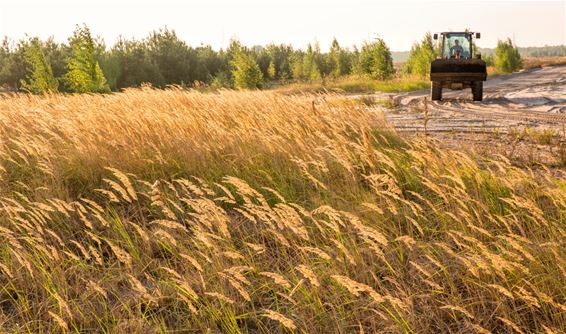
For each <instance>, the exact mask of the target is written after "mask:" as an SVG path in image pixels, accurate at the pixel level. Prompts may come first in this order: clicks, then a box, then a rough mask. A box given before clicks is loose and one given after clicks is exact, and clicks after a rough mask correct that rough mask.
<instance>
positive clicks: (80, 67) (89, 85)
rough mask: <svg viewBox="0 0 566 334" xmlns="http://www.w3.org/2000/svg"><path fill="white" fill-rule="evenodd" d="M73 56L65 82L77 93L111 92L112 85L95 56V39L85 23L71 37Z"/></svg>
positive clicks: (68, 64)
mask: <svg viewBox="0 0 566 334" xmlns="http://www.w3.org/2000/svg"><path fill="white" fill-rule="evenodd" d="M69 44H70V46H71V50H72V51H71V57H70V58H69V59H68V63H67V69H68V70H69V72H67V74H66V75H65V82H66V84H67V86H68V87H69V89H70V90H71V91H73V92H76V93H88V92H92V93H109V92H110V87H109V86H108V83H107V82H106V78H105V77H104V73H103V72H102V70H101V68H100V65H99V63H98V61H97V60H96V57H95V45H94V40H93V39H92V36H91V34H90V30H89V29H88V27H87V26H86V25H85V26H83V27H79V26H77V28H76V29H75V31H74V33H73V36H72V37H71V38H70V39H69Z"/></svg>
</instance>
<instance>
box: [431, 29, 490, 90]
mask: <svg viewBox="0 0 566 334" xmlns="http://www.w3.org/2000/svg"><path fill="white" fill-rule="evenodd" d="M480 36H481V35H480V33H479V32H476V33H472V32H469V31H464V32H443V33H440V34H434V35H433V39H434V40H439V38H440V41H439V42H438V46H439V47H440V55H439V57H438V58H437V59H434V60H433V61H432V63H431V64H430V81H431V82H432V85H431V88H430V98H431V100H433V101H441V100H442V89H443V88H449V89H452V90H461V89H464V88H471V89H472V96H473V100H474V101H481V100H482V99H483V82H484V81H485V80H486V79H487V71H486V64H485V61H483V60H482V59H481V55H480V54H475V55H474V46H475V45H474V43H473V38H476V39H478V38H480Z"/></svg>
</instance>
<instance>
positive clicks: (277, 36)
mask: <svg viewBox="0 0 566 334" xmlns="http://www.w3.org/2000/svg"><path fill="white" fill-rule="evenodd" d="M565 3H566V0H562V1H454V0H453V1H403V0H401V1H369V0H278V1H276V0H209V1H204V0H200V1H191V0H185V1H182V0H153V1H150V0H0V36H8V37H10V38H12V39H15V40H17V39H20V38H22V37H24V36H26V34H27V35H29V36H38V37H40V38H42V39H45V38H47V37H49V36H53V37H54V38H55V40H57V41H59V42H64V41H66V40H67V38H68V36H70V35H71V33H72V31H73V29H74V28H75V25H76V24H81V23H86V24H87V25H88V27H89V28H90V29H91V31H92V33H93V34H94V35H96V36H100V37H102V38H103V39H104V40H105V41H106V44H107V45H112V44H113V43H114V42H115V41H116V39H117V38H118V36H119V35H122V36H124V37H126V38H136V39H141V38H143V37H145V36H147V34H148V33H149V32H150V31H152V30H156V29H159V28H163V27H168V28H170V29H173V30H175V31H176V32H177V34H178V36H179V37H180V38H182V39H183V40H185V41H186V42H187V43H189V44H190V45H192V46H199V45H201V44H208V45H211V46H212V47H213V48H215V49H219V48H221V47H226V46H227V44H228V43H229V41H230V39H231V38H233V37H236V38H238V39H239V40H240V41H241V42H242V43H243V44H245V45H265V44H268V43H271V42H273V43H277V44H279V43H285V44H292V45H293V46H294V47H298V48H305V47H306V45H307V44H308V43H310V42H314V41H318V42H319V43H320V46H321V49H322V50H323V51H325V50H327V49H328V47H329V45H330V42H331V41H332V39H333V38H334V37H336V38H337V39H338V41H339V42H340V44H341V45H343V46H352V45H354V44H355V45H360V44H361V43H363V42H364V41H366V40H371V39H373V38H376V37H378V36H379V37H381V38H383V39H384V40H385V42H386V43H387V44H388V45H389V47H390V49H391V50H393V51H404V50H409V49H410V48H411V45H412V44H413V43H414V42H415V41H416V40H420V39H422V37H423V36H424V34H425V33H426V32H427V31H430V32H440V31H460V30H464V29H465V28H469V29H470V30H471V31H479V32H481V33H482V38H481V39H480V40H479V41H478V43H477V44H478V46H480V47H494V46H495V45H496V44H497V40H498V39H504V38H507V37H510V38H512V39H514V41H515V43H516V44H517V45H518V46H544V45H561V44H566V24H565V21H566V19H565V17H566V5H565Z"/></svg>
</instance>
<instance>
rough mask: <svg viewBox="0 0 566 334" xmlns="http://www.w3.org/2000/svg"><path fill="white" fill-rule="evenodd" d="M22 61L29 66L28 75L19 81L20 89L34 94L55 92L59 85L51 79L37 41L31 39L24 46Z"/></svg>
mask: <svg viewBox="0 0 566 334" xmlns="http://www.w3.org/2000/svg"><path fill="white" fill-rule="evenodd" d="M24 59H25V61H26V62H27V63H28V65H29V66H30V73H28V75H27V76H26V79H25V80H21V89H22V90H24V91H28V92H30V93H34V94H44V93H54V92H57V88H58V86H59V83H58V82H57V79H55V77H53V71H52V69H51V65H50V64H49V62H48V61H47V59H46V58H45V54H44V53H43V50H42V48H41V43H40V41H39V39H37V38H32V39H30V40H29V41H28V42H27V43H25V44H24Z"/></svg>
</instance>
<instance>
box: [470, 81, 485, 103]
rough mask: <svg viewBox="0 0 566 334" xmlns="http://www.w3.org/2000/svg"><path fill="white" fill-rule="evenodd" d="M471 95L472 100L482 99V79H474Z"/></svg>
mask: <svg viewBox="0 0 566 334" xmlns="http://www.w3.org/2000/svg"><path fill="white" fill-rule="evenodd" d="M472 95H473V97H474V101H481V100H483V81H474V82H473V83H472Z"/></svg>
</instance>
